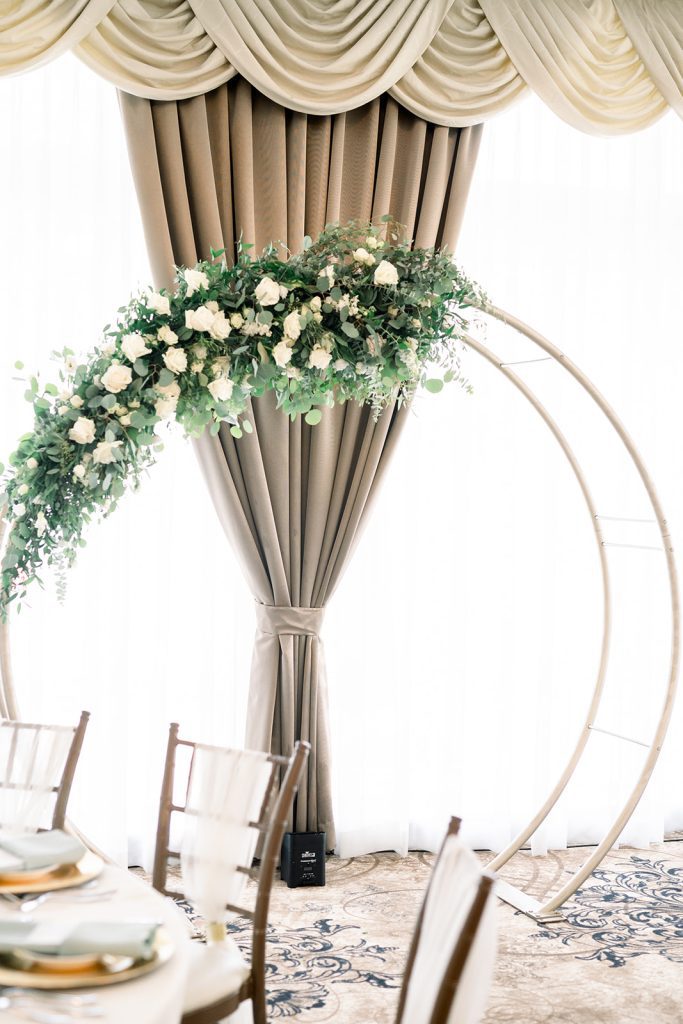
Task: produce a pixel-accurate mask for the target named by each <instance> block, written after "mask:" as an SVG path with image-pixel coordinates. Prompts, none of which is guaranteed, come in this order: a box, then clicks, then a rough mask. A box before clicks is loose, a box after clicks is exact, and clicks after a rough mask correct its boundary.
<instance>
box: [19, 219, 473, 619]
mask: <svg viewBox="0 0 683 1024" xmlns="http://www.w3.org/2000/svg"><path fill="white" fill-rule="evenodd" d="M251 248H252V247H251V246H250V245H247V244H244V243H242V242H240V243H239V244H238V246H237V251H236V259H235V262H234V264H232V265H231V266H228V263H227V261H226V259H225V254H224V252H223V250H211V256H212V261H211V262H208V261H205V262H202V263H199V264H198V265H197V266H196V267H195V268H192V269H185V268H178V269H177V272H176V280H175V288H174V290H173V291H172V292H165V291H162V292H161V293H155V292H152V291H151V290H150V291H147V292H145V293H143V294H141V295H138V296H136V297H135V298H133V299H132V300H131V301H130V302H129V303H128V305H126V306H122V307H121V309H119V311H118V312H119V316H118V319H117V321H116V323H115V324H113V325H107V327H106V328H105V331H104V341H103V342H102V343H101V344H100V345H99V346H98V347H97V348H96V349H95V350H94V351H93V352H92V353H91V355H90V356H89V357H88V358H87V359H86V360H84V361H83V362H79V361H78V359H76V357H75V356H74V353H73V351H72V350H71V349H68V348H65V349H63V350H62V351H61V352H58V353H55V355H56V357H57V358H58V359H59V361H60V364H61V370H60V374H59V379H60V386H59V387H58V386H57V385H54V384H45V385H41V383H40V380H39V378H38V377H37V376H28V377H27V378H25V380H24V387H25V388H26V391H25V396H26V399H27V401H29V402H30V403H31V404H32V406H33V410H34V427H33V430H32V431H31V432H30V433H28V434H25V435H24V436H23V437H21V438H20V439H19V442H18V445H17V448H16V450H15V451H14V452H13V453H12V454H11V456H10V458H9V467H8V468H7V469H5V468H4V467H3V466H0V494H2V499H1V500H2V502H3V503H4V504H5V505H6V519H7V521H8V523H9V525H10V533H9V539H8V543H7V545H6V550H5V554H4V557H3V560H2V564H1V566H0V615H5V614H6V612H7V609H8V607H9V605H10V604H11V603H12V602H20V601H21V600H22V599H23V598H24V596H25V594H26V590H27V587H28V586H29V584H31V583H32V582H33V581H35V580H39V574H40V571H41V569H42V567H43V566H45V565H48V566H51V567H54V568H56V569H57V570H58V571H59V573H60V577H59V583H58V588H59V593H60V595H61V594H62V593H63V591H64V582H63V576H64V573H65V570H66V569H67V568H68V567H69V566H70V565H71V563H72V562H73V561H74V559H75V557H76V553H77V551H78V549H79V548H80V547H82V546H83V544H84V543H85V541H84V539H83V536H82V534H83V530H84V528H85V526H86V525H87V524H88V523H89V522H90V521H91V520H92V519H93V518H95V517H97V516H106V515H109V514H110V513H111V512H112V511H113V510H114V508H115V507H116V505H117V503H118V501H119V500H120V499H121V497H122V496H123V494H124V493H125V491H126V490H127V489H128V488H136V487H137V486H138V485H139V483H140V479H141V475H142V473H143V472H144V471H145V470H146V469H147V468H148V467H149V466H151V465H152V464H153V463H154V461H155V453H157V452H158V451H160V450H161V447H162V445H161V444H160V438H159V436H158V435H157V433H156V427H157V426H158V424H159V423H160V422H161V421H162V420H163V419H166V418H172V417H175V419H176V420H177V421H178V422H179V423H180V424H181V426H182V427H183V428H184V430H185V432H186V434H187V435H189V436H190V437H198V436H199V435H201V434H202V433H203V432H204V431H205V430H206V429H207V428H208V430H209V432H210V433H211V434H212V435H215V434H217V433H218V432H219V430H220V429H221V425H222V424H226V426H227V428H228V429H229V431H230V433H231V434H232V436H233V437H235V438H236V439H240V438H242V436H243V434H251V433H252V432H253V427H252V423H251V420H250V419H249V418H246V417H245V414H247V413H248V410H249V406H250V402H251V400H252V399H253V398H256V397H258V396H261V395H263V394H265V392H266V391H273V392H274V395H275V400H276V404H277V406H278V408H280V409H281V410H282V412H283V413H284V414H285V415H288V416H289V417H290V418H291V419H292V420H295V419H296V418H297V417H298V416H303V417H304V419H305V422H306V423H307V424H308V425H309V426H310V427H311V428H315V426H316V424H318V423H320V421H321V419H322V417H323V411H322V410H323V409H324V408H326V407H330V406H332V405H335V404H339V403H343V402H346V401H350V400H352V401H356V402H360V403H364V404H369V405H371V406H372V409H373V411H374V413H375V415H378V414H379V413H380V412H381V410H382V409H383V408H385V407H386V406H388V405H391V404H392V403H395V402H397V403H401V402H404V401H406V400H410V398H412V396H413V394H414V393H415V391H416V389H417V388H418V387H419V386H420V385H423V386H424V387H425V388H426V389H427V390H428V391H431V392H434V393H436V392H438V391H440V390H441V389H442V387H443V384H444V382H448V381H451V380H456V381H458V382H460V383H461V384H465V386H467V385H466V382H465V381H464V380H463V378H462V375H461V373H460V365H459V359H458V351H459V348H460V345H459V342H460V339H461V337H462V334H463V330H464V329H465V327H466V326H467V325H466V321H465V320H464V319H463V315H462V310H463V309H465V308H466V307H468V306H474V307H482V306H485V305H486V302H487V300H486V297H485V296H484V295H483V294H482V293H481V291H480V290H479V289H478V288H477V286H476V285H474V284H473V283H472V282H471V281H469V280H468V279H467V278H466V277H465V276H464V275H463V274H462V273H461V271H460V270H459V268H458V267H457V266H456V264H455V263H454V262H453V260H452V257H451V256H450V255H449V253H447V252H445V251H436V250H434V249H412V248H411V247H410V244H409V243H407V242H404V241H403V240H402V239H401V237H400V235H399V228H398V226H397V225H396V224H395V223H394V222H393V220H392V218H390V217H388V218H383V222H382V224H381V226H379V227H378V226H373V225H371V224H367V223H351V224H347V225H345V226H339V225H330V226H328V227H327V228H325V230H324V231H323V232H322V234H321V235H320V236H319V237H318V238H317V239H315V240H313V239H311V238H309V237H307V238H306V240H305V244H304V249H303V251H302V252H301V253H296V254H292V255H290V256H289V258H288V259H281V258H280V255H279V252H280V250H279V249H278V248H277V247H276V246H275V245H270V246H268V247H267V248H266V249H265V250H264V252H263V253H262V255H261V256H260V257H258V258H253V256H252V254H251V253H250V251H249V250H250V249H251ZM15 366H16V369H17V370H23V364H22V363H21V362H17V363H16V364H15ZM3 492H4V493H3Z"/></svg>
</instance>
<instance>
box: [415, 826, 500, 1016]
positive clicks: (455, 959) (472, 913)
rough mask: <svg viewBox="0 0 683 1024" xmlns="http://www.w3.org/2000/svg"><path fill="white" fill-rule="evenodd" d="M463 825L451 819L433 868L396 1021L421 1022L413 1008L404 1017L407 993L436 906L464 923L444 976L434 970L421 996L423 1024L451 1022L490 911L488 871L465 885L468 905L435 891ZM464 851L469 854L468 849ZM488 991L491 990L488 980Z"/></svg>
mask: <svg viewBox="0 0 683 1024" xmlns="http://www.w3.org/2000/svg"><path fill="white" fill-rule="evenodd" d="M460 824H461V822H460V819H459V818H451V821H450V824H449V826H448V831H447V832H446V835H445V837H444V841H443V843H442V845H441V849H440V851H439V854H438V856H437V859H436V861H435V863H434V868H433V870H432V874H431V877H430V880H429V885H428V886H427V891H426V893H425V897H424V900H423V903H422V907H421V909H420V913H419V915H418V919H417V922H416V925H415V929H414V931H413V937H412V941H411V945H410V949H409V952H408V959H407V961H406V967H405V971H404V976H403V984H402V986H401V994H400V998H399V1005H398V1011H397V1015H396V1024H418V1022H417V1021H416V1020H415V1014H414V1011H413V1012H411V1013H410V1016H409V1017H408V1016H405V1014H406V1008H407V1004H408V1002H409V1000H408V994H409V992H410V986H411V983H412V982H413V981H414V975H415V968H416V963H417V961H418V958H419V956H420V952H421V944H422V942H423V941H424V939H425V937H426V933H427V932H428V930H429V929H430V928H431V927H432V921H431V920H430V915H432V916H433V915H434V912H435V909H436V907H437V906H440V908H441V909H442V910H446V913H447V914H448V913H451V914H453V915H455V914H457V913H458V912H460V918H461V922H462V923H461V925H460V928H459V931H458V933H457V935H456V936H455V941H454V942H453V943H452V945H451V947H450V952H449V953H448V954H447V956H446V960H445V966H444V968H443V970H442V971H441V976H440V977H435V976H434V975H433V973H432V978H433V981H431V982H430V985H431V987H432V990H433V991H431V992H430V993H429V996H428V997H427V998H426V997H425V994H424V993H423V994H422V996H421V999H420V1003H421V1007H420V1019H419V1024H423V1022H424V1024H448V1022H449V1019H450V1015H451V1011H452V1009H453V1006H454V1001H455V999H456V996H457V993H458V987H459V985H460V984H461V982H462V981H463V977H464V975H465V968H466V967H467V965H468V959H469V957H470V954H471V953H472V950H473V947H474V946H475V940H476V939H477V935H478V933H479V928H480V925H481V924H482V919H483V918H484V914H485V911H486V910H487V907H488V904H489V900H490V898H491V894H492V890H493V885H494V882H495V876H494V875H492V874H491V873H489V872H486V871H481V872H479V871H478V872H477V877H475V878H473V879H472V881H471V883H470V884H468V885H467V886H465V887H464V889H465V892H463V893H462V894H461V895H462V896H464V897H465V899H466V900H467V901H468V903H469V906H468V907H463V906H453V907H449V906H448V891H445V892H439V893H435V892H434V884H435V879H436V878H437V875H438V868H439V866H440V864H441V863H442V859H443V858H444V856H445V855H446V851H447V850H449V847H451V848H452V846H453V844H457V842H458V840H457V835H458V832H459V829H460ZM451 852H452V849H451ZM464 852H466V853H468V854H469V851H464ZM442 888H443V886H442ZM432 896H433V897H435V898H434V899H431V898H430V897H432ZM492 964H493V961H492V959H491V963H490V967H491V970H492ZM488 981H490V978H488V979H485V983H486V982H488ZM486 991H488V984H487V983H486ZM484 996H485V993H484ZM451 1024H454V1022H452V1021H451Z"/></svg>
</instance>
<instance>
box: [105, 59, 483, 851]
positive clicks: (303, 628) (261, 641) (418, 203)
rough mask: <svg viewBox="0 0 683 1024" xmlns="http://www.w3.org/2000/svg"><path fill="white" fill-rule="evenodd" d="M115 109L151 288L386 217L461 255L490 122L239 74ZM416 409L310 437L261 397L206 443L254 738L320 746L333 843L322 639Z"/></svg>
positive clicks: (301, 804)
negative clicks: (250, 605) (250, 603)
mask: <svg viewBox="0 0 683 1024" xmlns="http://www.w3.org/2000/svg"><path fill="white" fill-rule="evenodd" d="M120 102H121V109H122V113H123V118H124V122H125V127H126V134H127V141H128V147H129V153H130V159H131V163H132V168H133V175H134V179H135V184H136V188H137V193H138V196H139V200H140V205H141V209H142V217H143V223H144V227H145V234H146V239H147V244H148V247H149V253H150V258H151V262H152V267H153V273H154V276H155V282H156V285H157V286H158V287H161V286H164V285H168V284H169V283H170V281H171V279H172V275H173V266H174V264H180V265H190V266H192V265H193V264H194V263H196V262H197V260H198V259H201V258H207V257H208V256H209V251H210V248H211V247H213V248H214V249H218V248H225V249H226V251H227V254H228V259H229V258H230V257H231V255H232V254H233V252H234V245H235V241H236V240H237V239H238V238H239V237H240V236H241V237H242V238H243V239H244V240H245V241H248V242H251V243H253V244H254V245H255V247H256V251H260V249H261V248H262V247H263V246H265V245H266V244H267V243H269V242H270V241H279V242H282V243H283V244H284V245H286V246H287V247H288V248H289V249H290V250H293V251H296V250H298V249H300V248H301V246H302V244H303V239H304V236H305V235H306V234H308V235H310V236H313V237H315V236H316V235H317V234H318V233H319V232H320V231H321V230H322V228H323V227H324V226H325V224H326V223H329V222H333V221H341V222H342V223H343V222H346V221H348V220H351V219H358V218H366V219H369V218H372V219H379V218H381V217H382V216H383V215H385V214H391V215H392V216H393V217H395V218H396V220H398V221H399V222H400V223H401V224H403V225H405V229H406V232H407V235H408V236H409V237H411V238H413V239H414V241H415V244H416V245H419V246H429V245H435V244H436V245H441V244H444V245H448V246H449V247H450V248H453V247H454V246H455V243H456V240H457V237H458V231H459V228H460V224H461V221H462V217H463V212H464V209H465V202H466V198H467V193H468V189H469V185H470V182H471V178H472V172H473V168H474V163H475V160H476V153H477V149H478V145H479V139H480V126H474V127H471V128H464V129H458V128H447V127H440V126H435V125H432V124H429V123H428V122H427V121H424V120H421V119H420V118H417V117H415V116H414V115H413V114H410V113H408V112H407V111H406V110H404V109H403V108H401V107H400V106H399V105H398V104H397V103H396V102H395V101H394V100H393V99H391V98H390V97H388V96H381V97H379V98H378V99H376V100H373V101H372V102H370V103H367V104H366V105H364V106H361V107H358V108H357V109H355V110H351V111H348V112H346V113H342V114H337V115H330V116H311V115H306V114H303V113H299V112H295V111H289V110H287V109H285V108H284V107H282V106H279V105H278V104H276V103H274V102H273V101H272V100H269V99H267V98H266V97H264V96H263V95H261V94H260V93H258V92H257V91H256V90H255V89H253V88H252V87H251V86H250V85H249V84H248V83H247V82H246V81H245V80H244V79H241V78H237V79H233V80H232V81H230V82H229V83H226V84H225V85H222V86H220V87H219V88H217V89H214V90H213V91H211V92H208V93H206V94H205V95H203V96H198V97H194V98H191V99H187V100H179V101H151V100H147V99H142V98H139V97H135V96H132V95H129V94H125V93H121V94H120ZM406 415H408V413H407V410H406V409H405V408H403V409H400V410H399V409H397V408H391V409H388V410H386V411H385V412H384V413H383V414H382V415H381V416H380V417H379V419H378V420H376V421H375V420H374V419H373V416H372V413H371V411H370V410H369V408H368V407H361V406H359V405H357V404H356V403H347V404H346V405H343V406H338V407H335V408H332V409H327V410H324V413H323V418H322V422H321V423H320V424H318V425H317V426H314V427H309V426H307V425H306V424H305V423H303V422H302V421H301V419H300V418H299V419H297V420H296V421H295V422H291V421H290V420H289V418H288V417H286V416H285V415H284V414H283V413H282V412H280V411H279V410H276V408H275V403H274V401H273V399H272V396H271V395H265V396H264V397H262V398H259V399H256V400H254V402H253V407H252V411H251V419H252V422H253V424H254V432H253V434H251V435H245V436H243V437H242V438H240V439H238V440H236V439H235V438H233V437H232V436H231V434H230V433H229V431H227V430H225V429H222V430H221V432H220V434H219V435H218V436H217V437H215V438H211V437H209V436H205V437H202V438H201V439H200V440H199V441H198V442H197V443H196V449H197V454H198V457H199V460H200V462H201V465H202V467H203V470H204V474H205V477H206V480H207V482H208V486H209V490H210V492H211V496H212V498H213V501H214V503H215V506H216V509H217V512H218V515H219V516H220V519H221V522H222V524H223V526H224V529H225V532H226V534H227V536H228V537H229V538H230V540H231V541H232V543H233V544H234V546H235V548H236V550H237V552H238V555H239V557H240V559H241V562H242V564H243V567H244V571H245V573H246V577H247V580H248V582H249V585H250V587H251V590H252V592H253V594H254V598H255V601H256V619H257V630H256V640H255V645H254V654H253V661H252V671H251V679H250V691H249V705H248V722H247V735H246V744H247V746H248V747H251V748H254V749H262V750H270V751H272V752H273V753H289V752H290V751H291V749H292V746H293V744H294V742H295V740H297V739H304V740H309V741H310V742H311V744H312V748H313V749H312V756H311V758H310V760H309V765H308V775H307V778H306V780H305V781H304V783H303V785H302V786H301V788H300V792H299V797H298V801H297V805H296V811H295V821H294V825H295V828H296V829H297V830H298V831H306V830H310V831H325V832H326V833H327V846H328V849H333V848H334V845H335V837H334V822H333V814H332V799H331V785H330V739H329V724H328V704H327V690H326V682H325V666H324V657H323V648H322V643H321V640H320V629H321V625H322V620H323V614H324V608H325V605H326V604H327V602H328V601H329V598H330V597H331V595H332V594H333V592H334V590H335V588H336V586H337V584H338V583H339V580H340V578H341V576H342V573H343V570H344V567H345V566H346V564H347V562H348V560H349V557H350V555H351V552H352V551H353V548H354V546H355V544H356V542H357V540H358V537H359V533H360V530H361V528H362V526H363V523H364V521H365V520H366V518H367V515H368V511H369V509H370V506H371V504H372V501H373V498H374V496H375V495H376V493H377V489H378V486H379V484H380V481H381V478H382V475H383V473H384V472H385V470H386V467H387V465H388V463H389V460H390V457H391V453H392V451H393V449H394V447H395V445H396V443H397V440H398V437H399V434H400V430H401V428H402V426H403V424H404V422H405V418H406ZM397 514H400V513H399V511H398V510H397ZM349 642H353V641H352V638H350V641H349ZM379 642H381V640H380V641H379ZM386 642H387V643H389V642H391V638H390V637H387V638H386ZM199 682H200V681H199ZM226 684H227V685H229V684H230V683H229V681H226ZM336 685H339V686H343V680H341V679H340V680H336ZM361 713H362V709H359V714H361Z"/></svg>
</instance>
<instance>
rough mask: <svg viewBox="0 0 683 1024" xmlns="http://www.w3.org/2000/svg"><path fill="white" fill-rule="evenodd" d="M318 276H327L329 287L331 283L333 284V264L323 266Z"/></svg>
mask: <svg viewBox="0 0 683 1024" xmlns="http://www.w3.org/2000/svg"><path fill="white" fill-rule="evenodd" d="M320 276H321V277H326V278H327V280H328V281H329V282H330V288H331V287H332V285H333V284H334V266H333V265H332V264H331V263H328V265H327V266H326V267H325V269H324V270H323V272H322V274H321V275H320Z"/></svg>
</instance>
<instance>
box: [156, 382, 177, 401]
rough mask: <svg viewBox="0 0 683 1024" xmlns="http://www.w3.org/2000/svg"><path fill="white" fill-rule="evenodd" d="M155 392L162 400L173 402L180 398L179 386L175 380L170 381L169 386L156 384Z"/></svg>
mask: <svg viewBox="0 0 683 1024" xmlns="http://www.w3.org/2000/svg"><path fill="white" fill-rule="evenodd" d="M156 390H157V391H158V392H159V394H160V395H161V396H162V398H168V399H171V400H173V401H175V402H177V401H178V399H179V398H180V384H179V383H178V381H177V380H172V381H171V383H170V384H157V386H156Z"/></svg>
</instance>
